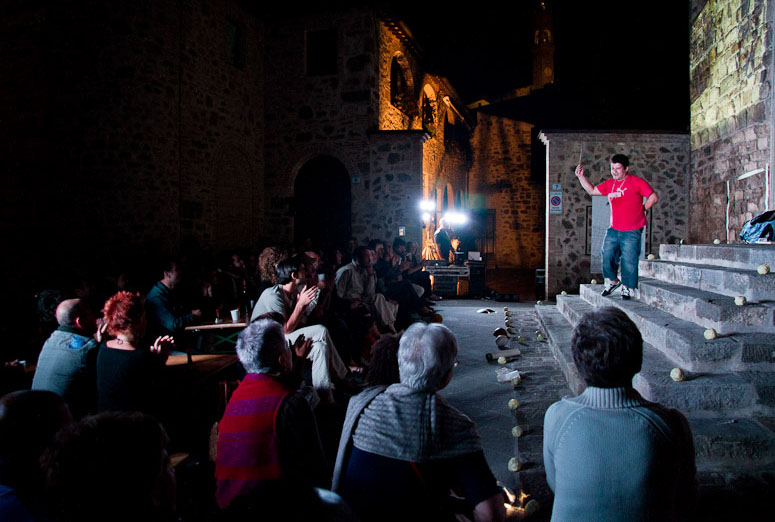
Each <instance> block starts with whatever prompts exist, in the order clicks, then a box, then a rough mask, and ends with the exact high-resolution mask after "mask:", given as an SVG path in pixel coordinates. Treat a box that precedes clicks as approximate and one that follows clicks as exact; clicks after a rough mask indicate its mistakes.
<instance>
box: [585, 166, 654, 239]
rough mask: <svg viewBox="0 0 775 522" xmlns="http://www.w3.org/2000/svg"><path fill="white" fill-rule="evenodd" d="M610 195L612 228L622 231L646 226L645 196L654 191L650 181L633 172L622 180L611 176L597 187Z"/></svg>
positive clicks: (601, 191)
mask: <svg viewBox="0 0 775 522" xmlns="http://www.w3.org/2000/svg"><path fill="white" fill-rule="evenodd" d="M595 188H596V189H597V190H598V191H599V192H600V193H601V194H602V195H604V196H608V202H609V203H610V204H611V228H613V229H614V230H618V231H620V232H627V231H628V230H638V229H639V228H643V227H645V226H646V214H645V212H644V211H643V198H647V197H649V196H650V195H651V193H652V192H654V189H653V188H651V185H649V183H648V181H646V180H645V179H643V178H639V177H638V176H635V175H633V174H627V176H625V178H624V179H623V180H621V181H616V180H615V179H613V178H611V179H608V180H605V181H604V182H602V183H601V184H599V185H597V186H596V187H595Z"/></svg>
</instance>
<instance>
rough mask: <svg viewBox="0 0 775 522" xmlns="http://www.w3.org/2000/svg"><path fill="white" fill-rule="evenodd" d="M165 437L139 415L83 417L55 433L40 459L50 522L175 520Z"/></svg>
mask: <svg viewBox="0 0 775 522" xmlns="http://www.w3.org/2000/svg"><path fill="white" fill-rule="evenodd" d="M167 444H168V438H167V434H166V432H165V431H164V428H162V426H161V425H160V424H159V422H158V421H156V419H154V418H153V417H151V416H149V415H145V414H142V413H138V412H133V413H129V412H109V413H101V414H99V415H94V416H90V417H85V418H84V419H83V420H81V421H80V422H78V423H76V424H74V425H72V426H70V427H68V428H66V429H64V430H62V431H60V433H59V434H58V435H57V437H56V442H55V444H54V446H53V448H51V449H50V450H49V451H48V452H47V454H46V455H45V456H44V458H43V463H44V467H45V469H46V479H47V486H48V494H49V507H50V517H51V519H52V520H54V521H55V522H82V521H97V520H110V521H116V522H130V521H131V522H137V521H143V522H172V521H174V520H175V475H174V473H173V471H172V468H171V466H170V459H169V456H168V455H167Z"/></svg>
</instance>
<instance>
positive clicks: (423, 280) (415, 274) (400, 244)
mask: <svg viewBox="0 0 775 522" xmlns="http://www.w3.org/2000/svg"><path fill="white" fill-rule="evenodd" d="M407 246H408V247H409V248H407ZM393 251H394V252H395V253H396V254H397V255H398V256H400V257H401V259H402V263H401V275H402V276H403V277H404V279H408V280H409V281H411V282H412V283H413V284H415V285H417V286H419V287H420V288H422V290H423V292H422V294H420V295H421V297H422V298H423V299H427V300H430V301H438V300H439V297H438V296H437V295H435V294H434V293H433V291H432V290H431V276H430V274H428V272H426V271H425V270H423V268H425V266H426V261H425V260H424V259H418V258H417V243H409V244H408V245H407V243H406V242H405V241H404V240H403V239H401V238H400V237H397V238H395V239H394V240H393Z"/></svg>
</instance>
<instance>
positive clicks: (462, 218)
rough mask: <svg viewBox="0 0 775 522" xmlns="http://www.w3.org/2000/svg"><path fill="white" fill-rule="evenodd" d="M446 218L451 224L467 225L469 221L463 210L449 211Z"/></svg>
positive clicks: (445, 215)
mask: <svg viewBox="0 0 775 522" xmlns="http://www.w3.org/2000/svg"><path fill="white" fill-rule="evenodd" d="M444 219H445V220H446V221H447V223H449V224H451V225H465V224H466V223H468V216H467V215H465V214H463V213H462V212H447V213H446V214H444Z"/></svg>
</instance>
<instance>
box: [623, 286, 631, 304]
mask: <svg viewBox="0 0 775 522" xmlns="http://www.w3.org/2000/svg"><path fill="white" fill-rule="evenodd" d="M622 299H624V300H625V301H629V300H630V289H629V288H627V287H626V286H622Z"/></svg>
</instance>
